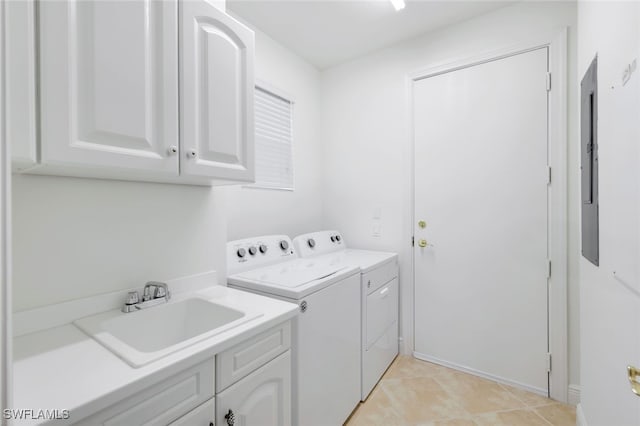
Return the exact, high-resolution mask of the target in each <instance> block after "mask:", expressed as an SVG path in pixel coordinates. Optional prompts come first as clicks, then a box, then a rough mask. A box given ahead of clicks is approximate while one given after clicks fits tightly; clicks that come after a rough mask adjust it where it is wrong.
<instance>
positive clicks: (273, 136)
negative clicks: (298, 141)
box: [250, 86, 293, 190]
mask: <svg viewBox="0 0 640 426" xmlns="http://www.w3.org/2000/svg"><path fill="white" fill-rule="evenodd" d="M292 112H293V103H292V102H291V101H289V100H287V99H285V98H283V97H281V96H278V95H276V94H274V93H271V92H269V91H268V90H266V89H263V88H261V87H258V86H256V90H255V132H256V133H255V149H256V152H255V158H256V182H255V184H253V185H250V186H252V187H258V188H271V189H288V190H293V145H292V143H293V128H292V127H293V122H292V119H293V117H292Z"/></svg>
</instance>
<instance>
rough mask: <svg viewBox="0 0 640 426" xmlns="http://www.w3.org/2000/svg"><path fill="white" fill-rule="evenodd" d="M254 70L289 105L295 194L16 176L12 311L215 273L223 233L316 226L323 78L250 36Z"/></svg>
mask: <svg viewBox="0 0 640 426" xmlns="http://www.w3.org/2000/svg"><path fill="white" fill-rule="evenodd" d="M256 76H257V78H259V79H262V80H264V81H266V82H268V83H270V84H271V85H273V86H276V87H278V88H280V89H282V90H284V91H285V92H287V93H289V94H290V95H291V96H292V97H293V98H294V100H295V101H296V104H295V106H294V120H295V124H294V139H295V140H294V168H295V187H296V190H295V191H294V192H285V191H273V190H260V189H248V188H241V187H239V186H238V187H229V188H208V187H197V186H185V185H168V184H154V183H139V182H118V181H109V180H98V179H78V178H64V177H49V176H28V175H14V181H13V230H14V240H13V257H14V281H13V287H14V299H13V302H14V311H21V310H24V309H29V308H34V307H38V306H43V305H48V304H53V303H58V302H62V301H66V300H70V299H77V298H82V297H87V296H91V295H95V294H100V293H106V292H110V291H115V290H119V289H124V288H130V287H133V286H141V285H143V284H144V282H146V281H148V280H166V279H172V278H178V277H182V276H186V275H191V274H195V273H200V272H205V271H209V270H212V269H214V270H217V271H218V272H219V278H220V280H224V278H225V273H226V265H225V262H226V259H225V250H224V249H225V244H226V241H227V238H229V239H236V238H241V237H248V236H255V235H261V234H269V233H285V234H290V235H292V236H293V235H295V234H297V233H302V232H308V231H311V230H314V229H319V228H320V227H321V224H322V220H321V217H322V203H321V199H320V193H321V191H320V183H321V181H320V177H319V173H320V172H321V162H320V161H319V158H320V147H319V138H318V132H319V125H318V119H319V112H318V111H319V101H318V98H317V97H318V94H319V74H318V72H317V71H316V70H315V69H314V68H313V67H311V66H310V65H308V64H307V63H305V62H304V61H302V60H301V59H299V58H298V57H296V56H295V55H293V54H291V53H289V52H288V51H287V50H285V49H284V48H282V47H280V46H279V45H278V44H276V43H275V42H273V41H271V40H270V39H269V38H267V37H266V36H264V35H262V34H260V33H258V34H256Z"/></svg>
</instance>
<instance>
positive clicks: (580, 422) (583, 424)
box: [576, 404, 588, 426]
mask: <svg viewBox="0 0 640 426" xmlns="http://www.w3.org/2000/svg"><path fill="white" fill-rule="evenodd" d="M576 426H588V425H587V419H585V417H584V412H583V411H582V404H578V406H577V407H576Z"/></svg>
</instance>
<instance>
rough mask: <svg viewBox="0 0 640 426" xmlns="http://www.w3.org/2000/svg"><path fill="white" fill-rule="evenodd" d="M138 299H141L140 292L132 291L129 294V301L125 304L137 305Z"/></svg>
mask: <svg viewBox="0 0 640 426" xmlns="http://www.w3.org/2000/svg"><path fill="white" fill-rule="evenodd" d="M138 301H139V297H138V292H137V291H130V292H129V293H128V294H127V301H126V302H125V304H127V305H135V304H136V303H138Z"/></svg>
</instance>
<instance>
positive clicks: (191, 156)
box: [187, 149, 198, 158]
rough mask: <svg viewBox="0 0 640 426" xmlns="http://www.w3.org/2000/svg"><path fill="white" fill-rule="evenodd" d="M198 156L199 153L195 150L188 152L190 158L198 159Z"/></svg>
mask: <svg viewBox="0 0 640 426" xmlns="http://www.w3.org/2000/svg"><path fill="white" fill-rule="evenodd" d="M197 156H198V151H196V150H195V149H190V150H189V151H188V152H187V157H189V158H196V157H197Z"/></svg>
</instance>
